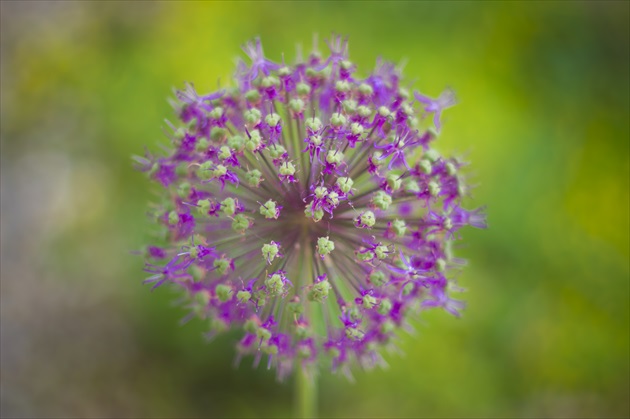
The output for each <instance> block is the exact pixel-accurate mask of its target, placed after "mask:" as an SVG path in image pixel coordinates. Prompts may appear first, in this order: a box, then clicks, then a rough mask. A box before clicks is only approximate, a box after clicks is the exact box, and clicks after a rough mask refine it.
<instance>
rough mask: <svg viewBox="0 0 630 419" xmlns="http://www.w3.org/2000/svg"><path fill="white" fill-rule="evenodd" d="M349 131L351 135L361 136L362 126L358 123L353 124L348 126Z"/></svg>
mask: <svg viewBox="0 0 630 419" xmlns="http://www.w3.org/2000/svg"><path fill="white" fill-rule="evenodd" d="M350 131H352V135H361V134H363V125H361V124H359V123H358V122H353V123H352V124H351V125H350Z"/></svg>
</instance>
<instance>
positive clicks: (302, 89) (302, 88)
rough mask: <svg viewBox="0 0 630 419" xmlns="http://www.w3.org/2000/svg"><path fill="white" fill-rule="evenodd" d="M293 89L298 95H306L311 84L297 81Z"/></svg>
mask: <svg viewBox="0 0 630 419" xmlns="http://www.w3.org/2000/svg"><path fill="white" fill-rule="evenodd" d="M295 90H296V91H297V93H298V95H300V96H307V95H308V94H309V93H311V86H309V85H308V84H306V83H298V84H297V85H296V86H295Z"/></svg>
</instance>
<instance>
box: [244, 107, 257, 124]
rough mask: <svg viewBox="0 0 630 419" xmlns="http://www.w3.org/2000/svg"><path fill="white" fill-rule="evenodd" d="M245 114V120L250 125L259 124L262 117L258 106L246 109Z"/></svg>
mask: <svg viewBox="0 0 630 419" xmlns="http://www.w3.org/2000/svg"><path fill="white" fill-rule="evenodd" d="M243 116H244V117H245V122H246V123H248V124H249V125H258V123H259V122H260V118H262V114H261V113H260V111H259V110H258V109H256V108H252V109H248V110H246V111H245V113H244V114H243Z"/></svg>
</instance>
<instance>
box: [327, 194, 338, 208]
mask: <svg viewBox="0 0 630 419" xmlns="http://www.w3.org/2000/svg"><path fill="white" fill-rule="evenodd" d="M326 200H327V201H328V202H330V204H331V205H333V206H335V207H336V206H337V205H339V194H338V193H337V192H335V191H332V192H330V193H329V194H328V196H327V197H326Z"/></svg>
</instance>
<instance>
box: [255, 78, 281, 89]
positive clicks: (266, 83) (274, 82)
mask: <svg viewBox="0 0 630 419" xmlns="http://www.w3.org/2000/svg"><path fill="white" fill-rule="evenodd" d="M279 84H280V80H278V78H277V77H274V76H268V77H265V78H263V79H262V80H261V82H260V85H261V86H262V87H264V88H269V87H271V86H278V85H279Z"/></svg>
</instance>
